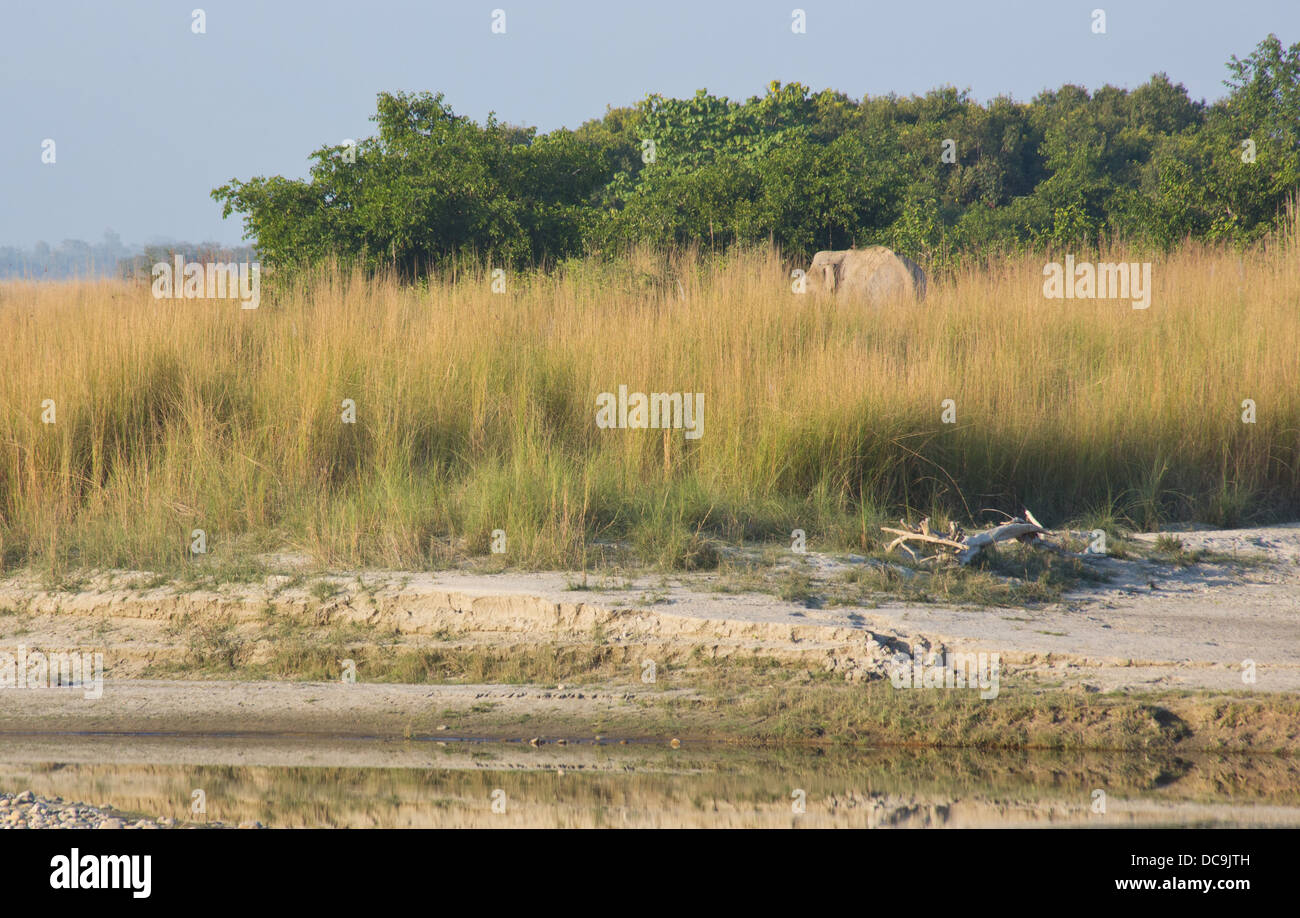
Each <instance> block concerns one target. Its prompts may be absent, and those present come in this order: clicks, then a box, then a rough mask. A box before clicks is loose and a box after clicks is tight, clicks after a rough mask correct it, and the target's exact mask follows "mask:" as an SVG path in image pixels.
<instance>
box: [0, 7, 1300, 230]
mask: <svg viewBox="0 0 1300 918" xmlns="http://www.w3.org/2000/svg"><path fill="white" fill-rule="evenodd" d="M796 8H798V9H802V10H804V12H805V14H806V23H807V31H806V33H805V34H795V33H794V32H793V31H792V29H791V23H792V11H793V10H795V9H796ZM1098 8H1100V9H1102V10H1104V11H1105V14H1106V17H1105V18H1106V31H1105V34H1095V33H1094V31H1093V10H1094V9H1098ZM195 9H202V10H203V12H204V14H205V23H204V24H205V29H206V31H204V32H203V33H202V34H196V33H195V32H194V31H193V23H194V18H193V15H192V13H193V11H194V10H195ZM498 9H499V10H503V11H504V13H505V33H504V34H494V33H493V32H492V28H491V27H492V22H493V12H494V10H498ZM1270 32H1272V33H1275V34H1277V35H1278V37H1279V38H1280V39H1281V40H1282V43H1283V44H1284V45H1290V44H1294V43H1295V42H1297V41H1300V0H1233V2H1222V0H1221V2H1212V0H1123V2H1119V0H1086V2H1072V0H887V2H877V0H834V2H832V0H780V2H773V0H749V2H743V0H735V2H733V0H693V2H682V0H630V2H629V0H596V2H587V0H488V2H483V3H479V2H436V0H425V2H387V0H364V2H341V0H311V2H296V0H271V2H236V0H185V2H165V0H119V2H106V0H100V2H85V3H81V2H70V0H43V2H24V0H0V42H2V43H3V48H4V50H3V53H2V54H0V245H17V246H21V247H24V248H27V247H30V246H31V245H33V244H34V243H35V242H36V241H37V240H44V241H46V242H49V243H50V244H51V245H54V244H57V243H58V242H59V241H61V240H63V239H84V240H86V241H89V242H95V241H98V240H100V239H101V238H102V237H103V234H104V232H105V230H108V229H112V230H114V231H116V232H117V233H118V234H119V235H120V236H121V237H122V238H123V240H125V241H126V242H128V243H133V244H143V243H147V242H152V241H161V240H184V241H191V242H199V241H214V242H220V243H224V244H234V243H237V242H239V241H240V239H241V237H242V234H243V228H242V224H241V222H240V220H239V218H238V216H232V217H231V218H230V219H228V220H224V221H223V220H222V218H221V210H220V207H219V205H218V204H217V203H216V202H215V201H213V200H212V199H211V197H210V196H209V192H210V191H211V190H212V189H213V188H214V187H216V186H218V185H221V184H224V183H225V182H227V181H229V180H230V179H232V178H239V179H248V178H251V177H253V176H256V175H285V176H290V177H302V176H304V175H305V174H306V171H307V166H308V159H307V156H308V154H309V153H310V152H311V151H312V150H314V149H316V148H318V147H320V146H322V145H324V144H335V143H340V142H341V141H342V140H344V139H345V138H353V139H360V138H362V137H366V136H369V135H370V134H372V133H373V128H374V125H373V124H372V123H371V122H370V121H369V120H368V119H369V118H370V116H371V115H372V114H373V113H374V107H375V96H376V94H377V93H379V92H393V91H397V90H405V91H412V92H413V91H422V90H428V91H430V92H437V91H441V92H444V93H445V94H446V100H447V102H448V103H450V104H451V106H452V107H453V108H454V109H455V110H456V112H457V113H459V114H464V115H469V116H470V117H472V118H474V119H476V120H482V119H483V118H485V117H486V116H487V115H488V113H489V112H495V113H496V115H497V116H498V117H499V118H500V119H502V120H504V121H509V122H512V123H515V124H525V125H532V126H536V127H538V128H539V129H540V130H541V131H549V130H552V129H554V128H557V127H561V126H566V127H576V126H578V125H579V124H581V123H582V122H583V121H586V120H588V119H590V118H593V117H598V116H600V115H601V114H602V113H603V112H604V111H605V108H606V107H607V106H619V105H629V104H633V103H635V102H636V101H637V100H639V99H641V98H643V97H644V96H646V95H647V94H648V93H656V92H657V93H661V94H663V95H666V96H689V95H691V94H693V93H694V92H695V90H697V89H701V88H707V89H708V90H709V91H711V92H713V93H716V94H720V95H726V96H729V97H731V98H742V99H743V98H747V97H749V96H752V95H759V94H762V93H763V92H764V89H765V87H766V86H767V84H768V83H769V82H770V81H772V80H780V81H781V82H783V83H790V82H795V81H798V82H801V83H804V84H805V85H808V86H810V87H811V88H813V89H814V90H820V89H824V88H831V89H837V90H840V91H842V92H845V93H847V94H848V95H850V96H852V97H854V98H860V97H862V96H863V95H867V94H869V95H881V94H886V93H890V92H894V93H898V94H900V95H909V94H912V93H923V92H925V91H927V90H929V89H933V88H936V87H939V86H943V85H952V86H956V87H958V88H960V89H968V90H970V92H971V93H972V94H973V95H974V97H975V98H977V99H979V100H981V101H987V100H988V99H990V98H992V97H994V96H997V95H1001V94H1007V95H1010V96H1012V97H1013V98H1016V99H1018V100H1021V101H1028V100H1029V99H1030V98H1032V97H1033V96H1034V95H1035V94H1037V93H1038V92H1040V91H1042V90H1043V89H1051V88H1056V87H1058V86H1060V85H1061V84H1063V83H1076V84H1081V85H1084V86H1087V87H1088V88H1090V89H1092V88H1096V87H1099V86H1101V85H1103V84H1107V83H1109V84H1111V85H1114V86H1123V87H1128V88H1133V87H1136V86H1138V85H1140V84H1142V83H1144V82H1146V81H1147V79H1149V78H1150V76H1151V74H1153V73H1157V72H1162V71H1163V72H1165V73H1167V74H1168V75H1169V77H1170V78H1171V79H1172V80H1173V81H1174V82H1175V83H1182V84H1183V85H1185V86H1186V87H1187V90H1188V92H1189V94H1190V95H1191V96H1192V98H1193V99H1206V100H1210V101H1212V100H1214V99H1216V98H1219V97H1220V96H1222V95H1223V94H1224V91H1225V90H1224V87H1223V85H1222V80H1223V79H1224V77H1225V76H1226V70H1225V67H1224V65H1225V63H1226V62H1227V61H1228V59H1229V58H1230V56H1232V55H1233V54H1236V55H1237V56H1238V57H1244V56H1246V55H1247V54H1249V53H1250V52H1251V50H1252V49H1253V48H1254V47H1255V45H1256V44H1258V42H1259V41H1260V40H1261V39H1262V38H1264V37H1265V36H1266V35H1267V34H1269V33H1270ZM46 139H50V140H53V141H54V142H55V147H54V155H55V162H54V163H52V164H50V163H43V162H42V150H43V146H42V145H43V142H44V141H45V140H46Z"/></svg>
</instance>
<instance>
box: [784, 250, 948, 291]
mask: <svg viewBox="0 0 1300 918" xmlns="http://www.w3.org/2000/svg"><path fill="white" fill-rule="evenodd" d="M807 281H808V284H807V289H808V291H809V292H810V293H813V292H816V293H833V294H835V296H836V298H837V299H844V300H852V301H857V302H865V303H869V304H870V305H872V306H881V305H883V304H885V303H887V302H897V301H911V300H915V301H920V300H923V299H925V272H924V271H922V270H921V266H920V265H918V264H917V263H916V262H914V261H912V259H910V258H908V257H907V256H905V255H899V254H897V253H895V252H894V251H892V250H891V249H887V248H885V247H884V246H883V245H873V246H871V247H870V248H866V249H845V250H842V251H837V252H818V253H817V254H816V255H814V256H813V260H812V266H811V267H810V268H809V269H808V274H807Z"/></svg>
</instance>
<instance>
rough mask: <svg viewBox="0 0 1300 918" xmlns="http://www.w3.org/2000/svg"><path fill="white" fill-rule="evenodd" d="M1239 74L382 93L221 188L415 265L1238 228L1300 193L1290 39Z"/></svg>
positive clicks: (979, 244) (328, 239) (1277, 210)
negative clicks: (1085, 80) (988, 92)
mask: <svg viewBox="0 0 1300 918" xmlns="http://www.w3.org/2000/svg"><path fill="white" fill-rule="evenodd" d="M1227 70H1228V76H1227V79H1225V81H1224V83H1225V85H1226V86H1227V88H1228V89H1229V93H1228V95H1227V96H1226V97H1225V98H1223V99H1222V100H1220V101H1218V102H1216V103H1214V104H1213V105H1207V104H1205V103H1204V102H1196V101H1193V100H1192V99H1190V98H1189V97H1188V95H1187V91H1186V89H1185V88H1184V87H1183V86H1182V85H1181V84H1175V83H1172V82H1171V81H1170V80H1169V79H1168V78H1167V77H1166V76H1165V75H1164V74H1157V75H1155V76H1153V77H1152V78H1151V79H1150V81H1148V82H1147V83H1146V84H1144V85H1142V86H1140V87H1138V88H1137V89H1134V90H1132V91H1129V90H1125V89H1118V88H1115V87H1111V86H1105V87H1103V88H1101V89H1099V90H1096V91H1095V92H1091V93H1090V92H1088V91H1087V90H1086V89H1084V88H1081V87H1078V86H1074V85H1066V86H1062V87H1061V88H1060V89H1057V90H1055V91H1050V92H1044V93H1041V94H1040V95H1038V96H1037V97H1035V98H1034V99H1033V100H1032V101H1031V102H1029V103H1019V102H1016V101H1013V100H1012V99H1010V98H1005V97H999V98H996V99H994V100H992V101H991V102H989V103H988V104H987V105H981V104H979V103H978V102H976V101H974V100H972V99H971V98H970V97H969V95H968V94H967V93H965V92H960V91H958V90H956V89H953V88H944V89H937V90H934V91H931V92H929V93H927V94H926V95H924V96H912V97H907V98H902V97H898V96H894V95H890V96H884V97H875V98H872V97H867V98H864V99H862V100H861V101H855V100H853V99H851V98H849V97H848V96H846V95H845V94H843V93H840V92H835V91H831V90H825V91H822V92H819V93H813V92H811V91H810V90H809V89H808V88H807V87H805V86H802V85H800V84H797V83H795V84H790V85H786V86H782V85H781V84H779V83H775V82H774V83H772V84H771V85H770V86H769V87H768V91H767V93H766V95H764V96H761V97H759V96H755V97H753V98H751V99H749V100H747V101H745V102H735V101H731V100H728V99H726V98H724V97H718V96H714V95H710V94H709V93H707V92H705V91H703V90H701V91H700V92H698V93H696V95H695V96H694V97H693V98H690V99H667V98H664V97H662V96H658V95H651V96H649V97H647V98H646V99H645V100H643V101H642V102H641V103H639V104H638V105H636V106H635V107H630V108H617V109H611V110H609V111H608V112H607V113H606V115H605V116H604V117H603V118H600V119H597V120H593V121H589V122H587V123H585V124H583V125H582V126H581V127H579V128H578V129H577V130H568V129H560V130H556V131H552V132H551V133H548V134H538V133H537V132H536V130H535V129H533V128H525V127H517V126H513V125H509V124H505V123H502V122H499V121H498V120H496V119H495V117H490V118H489V119H488V121H487V122H486V123H485V124H477V123H475V122H474V121H472V120H470V119H469V118H466V117H464V116H460V115H457V114H455V112H454V111H453V110H452V108H451V106H450V105H448V104H447V103H446V102H445V101H444V99H443V96H442V95H441V94H437V95H430V94H428V93H420V94H404V93H397V94H381V95H380V96H379V100H378V111H377V113H376V115H375V116H374V118H373V119H372V120H374V121H375V122H376V123H377V124H378V133H377V135H376V136H374V137H371V138H368V139H366V140H363V141H361V142H360V143H359V144H357V145H356V146H355V147H352V148H348V147H343V146H327V147H322V148H321V149H319V150H317V151H316V152H315V153H313V154H312V160H313V164H312V166H311V169H310V177H309V178H308V179H306V180H302V181H300V180H293V179H286V178H283V177H280V176H274V177H271V178H264V177H258V178H253V179H250V180H248V181H238V180H232V181H231V182H230V183H228V184H226V185H224V186H222V187H220V188H217V189H215V190H214V191H213V192H212V195H213V197H214V198H215V199H216V200H217V201H219V202H221V203H222V205H223V213H224V215H225V216H229V215H230V214H231V213H240V214H242V215H243V216H244V225H245V231H246V237H247V238H255V239H256V240H257V245H258V248H259V251H260V253H261V256H262V258H263V259H264V261H266V262H268V263H270V264H282V265H287V264H302V263H310V262H313V261H316V260H318V259H321V258H324V257H336V258H341V259H343V260H353V261H361V262H363V263H365V264H367V265H370V266H376V267H377V266H381V265H391V266H396V267H397V268H399V269H400V270H401V271H403V273H419V272H420V271H422V270H424V269H426V268H427V267H429V266H430V265H434V264H437V263H439V262H440V261H442V260H444V259H446V258H447V257H449V256H453V255H457V254H463V253H475V254H478V255H482V256H488V257H492V258H494V259H498V260H501V261H505V262H510V263H513V264H526V263H533V264H546V263H549V262H552V261H555V260H558V259H562V258H565V257H569V256H573V255H581V254H590V253H601V252H614V251H619V250H621V249H623V248H624V247H626V246H628V245H629V244H633V243H648V244H651V245H655V246H674V245H693V244H694V245H701V246H704V247H708V248H712V249H718V248H724V247H728V246H731V245H733V244H735V243H761V242H766V241H768V240H771V241H773V242H775V243H776V244H777V245H778V246H780V247H781V248H782V249H783V250H784V251H786V252H787V253H789V254H792V255H798V256H801V257H806V256H808V255H809V254H811V253H812V252H814V251H816V250H819V249H825V248H843V247H848V246H850V245H867V244H873V243H883V244H886V245H890V246H892V247H894V248H896V249H899V250H901V251H905V252H907V253H909V254H912V255H914V256H916V257H919V258H922V259H927V260H934V259H943V258H945V257H952V256H955V255H959V254H960V253H962V252H969V251H980V252H988V251H990V250H998V249H1023V248H1026V247H1045V246H1076V247H1090V246H1093V245H1096V244H1098V243H1099V242H1100V241H1104V240H1106V239H1111V238H1122V239H1124V240H1125V241H1127V242H1129V243H1131V244H1143V245H1150V246H1153V247H1158V248H1169V247H1171V246H1173V245H1176V244H1177V243H1179V242H1180V241H1182V240H1184V239H1186V238H1189V237H1190V238H1195V239H1203V240H1212V241H1213V240H1228V241H1233V242H1242V243H1245V242H1250V241H1253V240H1256V239H1258V238H1260V237H1261V236H1263V235H1265V234H1267V233H1268V232H1269V231H1270V230H1272V229H1273V228H1274V227H1275V226H1276V225H1277V223H1278V221H1279V219H1280V218H1282V216H1283V215H1284V212H1285V209H1286V208H1287V206H1288V205H1289V203H1290V202H1291V201H1292V198H1293V196H1294V195H1295V194H1296V190H1297V187H1298V185H1300V44H1295V45H1292V46H1290V47H1289V48H1286V47H1283V45H1282V44H1281V42H1280V41H1279V40H1278V39H1277V37H1276V36H1273V35H1270V36H1269V37H1268V38H1266V39H1265V40H1264V41H1262V42H1260V43H1259V45H1258V46H1257V47H1256V49H1255V50H1254V51H1253V52H1252V53H1251V54H1250V55H1249V56H1248V57H1246V58H1245V59H1238V58H1237V57H1236V56H1234V57H1233V58H1232V59H1231V60H1230V61H1229V62H1228V65H1227Z"/></svg>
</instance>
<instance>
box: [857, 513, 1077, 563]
mask: <svg viewBox="0 0 1300 918" xmlns="http://www.w3.org/2000/svg"><path fill="white" fill-rule="evenodd" d="M898 525H899V526H901V527H902V528H901V529H894V528H891V527H888V526H881V527H880V529H881V531H882V532H888V533H889V534H891V535H896V536H898V538H896V539H894V541H892V542H890V543H889V545H888V546H886V548H885V551H893V550H894V549H895V548H901V549H903V550H904V551H906V552H907V553H908V554H909V555H911V556H912V557H913V558H916V552H914V551H912V549H911V547H910V546H909V545H908V544H907V543H908V542H921V543H924V544H927V545H938V546H940V547H941V548H946V549H949V550H951V551H953V552H956V555H955V557H956V559H957V561H958V562H959V563H960V564H963V565H966V564H970V563H971V561H973V560H975V558H976V556H978V555H979V553H980V552H981V551H983V550H984V549H986V548H988V547H989V546H990V545H996V544H997V543H998V542H1008V541H1011V540H1016V541H1019V542H1023V543H1025V544H1027V545H1034V546H1036V547H1039V548H1046V549H1047V550H1049V551H1052V552H1055V553H1056V554H1060V555H1066V556H1068V557H1072V558H1082V557H1085V556H1083V555H1078V554H1076V553H1075V552H1072V551H1068V550H1067V549H1065V548H1063V547H1062V546H1060V545H1057V544H1055V543H1053V542H1049V541H1047V540H1046V539H1044V538H1043V535H1044V534H1046V533H1047V531H1048V530H1047V529H1046V528H1044V526H1043V525H1042V524H1041V523H1039V522H1038V520H1036V519H1035V518H1034V515H1033V514H1032V513H1030V512H1029V511H1028V510H1026V511H1024V513H1023V514H1022V515H1021V516H1019V517H1014V518H1012V519H1011V520H1009V521H1008V522H1005V523H1003V524H1002V525H1000V526H994V527H993V528H992V529H986V530H984V531H983V532H976V533H973V534H971V535H966V534H965V533H963V532H962V529H961V527H960V526H958V525H957V524H956V523H949V524H948V532H947V534H946V535H940V534H939V533H937V532H935V531H934V530H933V529H931V528H930V518H929V517H926V518H925V519H923V520H921V522H920V523H919V524H918V525H916V526H915V527H912V526H908V525H907V523H906V521H904V520H899V521H898ZM937 557H942V555H932V556H930V557H929V558H927V559H925V560H927V561H931V560H934V559H935V558H937Z"/></svg>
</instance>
